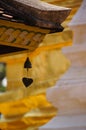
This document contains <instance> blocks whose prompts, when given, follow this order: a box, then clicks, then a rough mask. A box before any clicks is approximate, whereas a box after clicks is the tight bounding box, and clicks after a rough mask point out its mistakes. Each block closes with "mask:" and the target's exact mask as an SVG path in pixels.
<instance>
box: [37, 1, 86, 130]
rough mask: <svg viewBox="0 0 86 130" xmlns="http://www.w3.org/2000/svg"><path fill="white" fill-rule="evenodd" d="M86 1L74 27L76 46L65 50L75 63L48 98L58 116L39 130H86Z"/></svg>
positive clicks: (75, 19) (72, 63)
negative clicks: (56, 110)
mask: <svg viewBox="0 0 86 130" xmlns="http://www.w3.org/2000/svg"><path fill="white" fill-rule="evenodd" d="M85 13H86V0H83V2H82V5H81V7H80V8H79V10H78V12H77V13H76V14H75V16H74V17H73V19H72V20H71V22H70V23H69V26H70V28H71V29H72V31H73V34H74V36H73V46H72V47H68V48H65V49H63V52H64V53H65V55H66V56H67V57H68V58H69V59H70V61H71V67H70V69H69V70H68V72H67V73H66V74H65V75H64V76H63V77H62V78H61V79H60V80H59V81H58V82H57V83H56V85H55V86H54V88H50V89H48V91H47V99H48V100H49V101H50V102H52V104H53V105H54V106H55V107H56V108H57V109H58V113H57V116H56V117H55V118H53V119H52V120H51V121H50V122H49V123H47V124H46V125H44V126H42V127H41V128H40V129H39V130H85V129H86V57H85V55H86V17H85Z"/></svg>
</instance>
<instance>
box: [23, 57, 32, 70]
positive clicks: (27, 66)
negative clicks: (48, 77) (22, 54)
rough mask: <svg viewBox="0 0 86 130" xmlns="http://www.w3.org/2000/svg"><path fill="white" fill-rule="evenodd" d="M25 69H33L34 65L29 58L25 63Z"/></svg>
mask: <svg viewBox="0 0 86 130" xmlns="http://www.w3.org/2000/svg"><path fill="white" fill-rule="evenodd" d="M24 68H32V64H31V62H30V60H29V57H27V59H26V61H25V63H24Z"/></svg>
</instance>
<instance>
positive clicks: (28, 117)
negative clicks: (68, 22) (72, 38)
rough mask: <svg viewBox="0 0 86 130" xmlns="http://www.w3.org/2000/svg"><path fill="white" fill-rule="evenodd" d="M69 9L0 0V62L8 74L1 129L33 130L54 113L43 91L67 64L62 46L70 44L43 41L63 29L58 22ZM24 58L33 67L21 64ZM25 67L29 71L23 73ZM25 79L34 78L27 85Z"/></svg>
mask: <svg viewBox="0 0 86 130" xmlns="http://www.w3.org/2000/svg"><path fill="white" fill-rule="evenodd" d="M70 10H71V9H70V8H65V7H59V6H55V5H51V4H47V3H44V2H40V1H39V0H35V1H34V0H0V56H1V57H0V62H2V63H4V62H5V64H6V76H7V87H6V91H4V92H0V129H3V130H7V129H9V130H15V129H16V130H25V129H26V130H27V129H29V130H30V129H31V130H33V129H34V130H36V129H37V128H38V127H39V126H41V125H43V124H45V123H46V122H48V121H49V120H50V119H51V118H52V117H54V116H55V115H56V111H57V110H56V108H55V107H53V106H52V104H51V103H49V102H48V101H47V99H46V93H45V92H46V89H47V88H48V87H50V86H52V85H51V84H54V83H55V81H56V80H57V78H55V77H56V76H58V77H59V76H60V75H61V74H63V73H65V71H66V70H67V68H68V67H69V61H68V60H67V58H66V57H65V56H64V55H63V54H62V52H61V48H62V47H64V46H66V45H69V44H70V43H65V44H64V43H59V44H57V41H56V42H55V43H56V44H53V43H54V42H52V45H50V46H49V45H47V46H46V45H45V46H43V43H42V42H43V39H44V37H45V36H46V34H52V33H56V32H62V31H63V27H62V25H61V24H62V22H63V21H64V20H65V19H66V18H67V16H68V15H69V13H70ZM55 35H56V36H55V37H57V33H56V34H55ZM45 41H46V40H45ZM45 43H46V42H45ZM49 44H50V43H49ZM17 52H18V53H19V55H17ZM22 52H25V53H22ZM41 52H42V53H41ZM14 54H16V55H15V56H14ZM38 54H40V55H38ZM53 55H54V57H53ZM27 57H29V58H30V60H31V63H32V68H31V67H30V68H27V67H24V63H25V59H27ZM57 58H58V61H60V62H56V61H57ZM59 59H61V60H59ZM54 63H55V65H56V66H55V67H54V68H53V65H54ZM30 65H31V64H30ZM26 66H27V65H26ZM57 66H58V67H57ZM26 68H27V70H28V71H29V69H31V71H29V73H25V74H26V75H24V73H23V71H24V69H26ZM30 74H32V75H30ZM24 76H25V77H24ZM26 76H27V77H26ZM51 76H53V80H51ZM23 77H24V78H23ZM25 78H26V81H27V80H28V79H29V78H30V79H31V78H33V79H34V82H33V84H31V85H30V86H29V85H28V86H29V87H28V88H26V87H25V85H24V84H23V83H24V82H22V79H25ZM26 81H25V82H26ZM50 81H51V82H50Z"/></svg>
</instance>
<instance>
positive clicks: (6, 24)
mask: <svg viewBox="0 0 86 130" xmlns="http://www.w3.org/2000/svg"><path fill="white" fill-rule="evenodd" d="M69 13H70V9H69V8H65V7H60V6H55V5H52V4H48V3H45V2H41V1H39V0H36V1H35V2H34V0H24V1H23V0H8V1H7V0H0V54H5V53H6V54H9V53H12V52H20V51H21V52H23V51H25V50H28V51H29V52H30V51H33V50H35V49H36V48H37V47H38V46H39V44H40V43H41V42H42V40H43V39H44V36H45V35H46V34H48V33H54V32H61V31H63V27H62V26H61V23H62V22H63V21H64V20H65V19H66V17H67V16H68V15H69ZM2 50H3V51H2Z"/></svg>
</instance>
